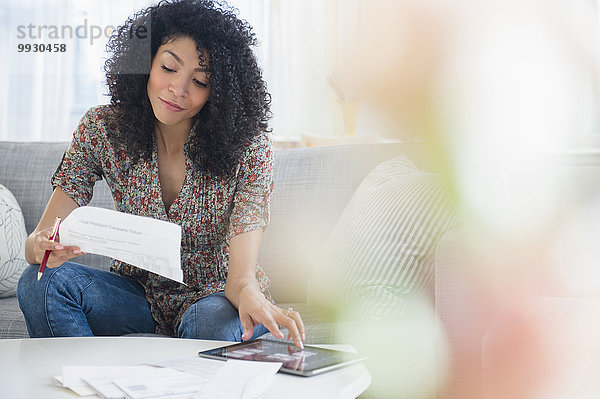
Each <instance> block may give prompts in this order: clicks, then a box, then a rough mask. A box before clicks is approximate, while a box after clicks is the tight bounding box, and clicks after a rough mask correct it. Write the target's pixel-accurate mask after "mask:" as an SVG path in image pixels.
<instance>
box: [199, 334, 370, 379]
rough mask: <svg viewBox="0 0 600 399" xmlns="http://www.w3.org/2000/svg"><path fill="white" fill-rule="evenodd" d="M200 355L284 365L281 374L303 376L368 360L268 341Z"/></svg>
mask: <svg viewBox="0 0 600 399" xmlns="http://www.w3.org/2000/svg"><path fill="white" fill-rule="evenodd" d="M198 356H201V357H207V358H211V359H220V360H227V359H238V360H255V361H261V362H281V363H283V366H281V369H280V370H279V371H280V372H282V373H288V374H295V375H300V376H303V377H310V376H313V375H317V374H321V373H325V372H327V371H331V370H335V369H338V368H341V367H344V366H348V365H351V364H354V363H357V362H360V361H361V360H365V358H364V357H360V356H358V355H355V354H353V353H348V352H341V351H336V350H331V349H322V348H317V347H314V346H309V345H305V346H304V349H299V348H298V347H297V346H296V345H294V344H291V343H287V342H278V341H270V340H266V339H258V340H254V341H248V342H242V343H239V344H235V345H231V346H224V347H221V348H216V349H211V350H207V351H203V352H199V353H198Z"/></svg>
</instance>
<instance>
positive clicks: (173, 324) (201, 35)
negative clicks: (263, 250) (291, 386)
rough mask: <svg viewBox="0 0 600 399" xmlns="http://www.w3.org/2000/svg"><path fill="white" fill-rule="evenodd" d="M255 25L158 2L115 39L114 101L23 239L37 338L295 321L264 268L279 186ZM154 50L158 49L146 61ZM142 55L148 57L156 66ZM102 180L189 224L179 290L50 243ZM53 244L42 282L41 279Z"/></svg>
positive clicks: (237, 332)
mask: <svg viewBox="0 0 600 399" xmlns="http://www.w3.org/2000/svg"><path fill="white" fill-rule="evenodd" d="M254 44H255V38H254V36H253V34H252V33H251V30H250V27H249V26H248V25H247V24H246V23H245V22H243V21H241V20H239V19H237V18H236V16H235V15H234V14H233V13H232V12H231V11H229V10H223V9H222V8H220V6H218V5H215V4H213V2H212V1H209V0H199V1H185V0H184V1H174V2H161V3H159V4H158V5H157V6H154V7H149V8H147V9H145V10H142V11H140V12H139V13H137V14H136V15H134V16H133V17H132V18H130V19H128V20H127V21H126V22H125V24H124V25H123V26H121V27H120V28H119V29H118V33H117V34H115V35H113V37H112V38H111V40H110V41H109V44H108V48H109V50H110V52H111V53H112V56H111V58H109V59H108V60H107V62H106V65H105V70H106V74H107V80H108V87H109V91H110V95H111V104H110V105H104V106H99V107H94V108H92V109H90V110H89V111H88V112H87V113H86V114H85V115H84V117H83V118H82V120H81V122H80V125H79V127H78V128H77V129H76V131H75V133H74V135H73V140H72V142H71V145H70V146H69V148H68V150H67V151H66V153H65V154H64V156H63V160H62V161H61V163H60V165H59V166H58V169H57V170H56V172H55V173H54V175H53V177H52V180H51V183H52V186H53V187H54V192H53V194H52V196H51V198H50V200H49V202H48V204H47V206H46V209H45V211H44V214H43V215H42V218H41V220H40V222H39V224H38V226H37V227H36V229H35V230H34V231H33V233H32V234H31V235H30V236H29V237H28V239H27V243H26V258H27V260H28V261H29V263H31V264H32V265H31V266H30V267H29V268H28V269H27V270H26V271H25V272H24V273H23V276H22V277H21V280H20V281H19V286H18V298H19V305H20V306H21V309H22V310H23V313H24V315H25V319H26V322H27V328H28V330H29V334H30V335H31V336H32V337H48V336H91V335H121V334H127V333H152V332H157V333H159V334H165V335H170V336H176V337H182V338H197V339H217V340H230V341H240V340H248V339H252V338H256V337H258V336H260V335H262V334H264V333H266V332H267V329H268V330H269V331H271V332H272V333H273V334H274V335H275V336H276V337H279V338H283V334H282V333H281V331H280V329H279V326H280V325H281V326H284V327H286V328H287V329H288V330H289V332H290V334H289V337H290V338H293V339H294V342H295V343H296V345H298V346H300V347H301V346H302V341H303V339H304V327H303V324H302V320H301V318H300V316H299V314H298V313H297V312H294V311H290V310H288V311H283V310H282V309H280V308H278V307H277V306H275V305H274V304H273V303H272V301H271V298H270V294H269V290H268V285H269V281H268V279H267V277H266V276H265V275H264V273H263V272H262V270H261V269H260V267H258V265H257V257H258V249H259V245H260V240H261V237H262V231H263V229H264V228H265V227H266V225H267V223H268V218H269V201H270V195H271V191H272V185H273V182H272V181H273V180H272V179H273V170H272V165H273V161H272V145H271V142H270V139H269V137H268V135H267V131H268V126H267V120H268V117H269V98H270V97H269V94H268V93H267V91H266V87H265V82H264V81H263V79H262V77H261V72H260V70H259V68H258V66H257V63H256V59H255V57H254V55H253V53H252V51H251V49H250V46H251V45H254ZM149 55H150V56H149ZM144 59H147V60H148V63H147V65H145V64H144ZM102 178H104V179H106V182H107V183H108V186H109V187H110V190H111V193H112V196H113V200H114V205H115V209H117V210H118V211H121V212H127V213H133V214H137V215H142V216H147V217H153V218H157V219H162V220H168V221H170V222H174V223H177V224H179V225H181V227H182V241H181V257H182V269H183V274H184V281H185V283H186V284H187V286H185V285H181V284H178V283H176V282H174V281H172V280H168V279H165V278H163V277H161V276H158V275H156V274H153V273H149V272H147V271H144V270H142V269H139V268H136V267H134V266H131V265H127V264H125V263H123V262H119V261H116V260H113V261H112V264H111V272H107V271H102V270H97V269H94V268H90V267H86V266H83V265H79V264H76V263H73V262H71V259H73V258H75V257H77V256H79V255H81V250H80V249H79V248H77V247H65V246H62V245H61V244H60V242H51V241H50V240H49V236H50V230H51V225H52V223H53V220H54V218H55V217H56V216H60V217H62V218H65V217H67V216H68V215H69V213H70V212H71V211H72V210H73V209H75V208H77V207H78V206H84V205H86V204H87V203H89V201H90V200H91V198H92V191H93V186H94V183H95V182H96V181H97V180H100V179H102ZM46 250H51V251H52V252H51V255H50V258H49V260H48V267H49V268H50V269H48V270H47V271H46V272H45V273H44V275H43V277H42V280H40V281H39V282H38V281H36V280H37V277H36V273H37V269H38V266H37V264H39V263H40V261H41V259H42V257H43V254H44V251H46Z"/></svg>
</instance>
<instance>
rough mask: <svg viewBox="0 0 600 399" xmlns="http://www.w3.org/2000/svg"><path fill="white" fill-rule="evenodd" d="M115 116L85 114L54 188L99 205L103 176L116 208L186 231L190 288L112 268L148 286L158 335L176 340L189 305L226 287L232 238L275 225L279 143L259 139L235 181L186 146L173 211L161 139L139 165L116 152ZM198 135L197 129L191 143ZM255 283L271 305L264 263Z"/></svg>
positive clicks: (101, 111)
mask: <svg viewBox="0 0 600 399" xmlns="http://www.w3.org/2000/svg"><path fill="white" fill-rule="evenodd" d="M111 115H112V107H111V106H110V105H101V106H98V107H93V108H91V109H90V110H89V111H88V112H87V113H86V114H85V115H84V116H83V118H82V119H81V121H80V124H79V126H78V128H77V130H76V131H75V132H74V134H73V139H72V141H71V144H70V146H69V148H68V149H67V151H66V152H65V154H64V156H63V159H62V161H61V163H60V165H59V166H58V168H57V170H56V172H55V173H54V175H53V176H52V179H51V184H52V187H53V188H56V187H60V188H61V189H62V190H63V191H64V192H65V193H66V194H67V195H69V197H71V198H72V199H73V200H74V201H75V202H76V203H77V204H78V205H79V206H84V205H86V204H88V203H89V202H90V200H91V199H92V194H93V188H94V184H95V182H96V181H98V180H100V179H102V178H104V179H106V182H107V183H108V186H109V188H110V191H111V193H112V197H113V201H114V207H115V209H116V210H118V211H120V212H126V213H131V214H135V215H140V216H147V217H151V218H156V219H160V220H166V221H169V222H173V223H176V224H178V225H180V226H181V228H182V237H181V268H182V269H183V279H184V282H185V283H186V284H187V286H185V285H183V284H179V283H177V282H175V281H173V280H169V279H167V278H164V277H162V276H159V275H157V274H154V273H151V272H147V271H145V270H142V269H139V268H137V267H135V266H132V265H129V264H126V263H124V262H121V261H117V260H114V259H113V260H112V263H111V271H113V272H115V273H118V274H121V275H123V276H125V277H129V278H132V279H134V280H136V281H138V282H139V283H140V284H141V285H142V286H143V287H144V289H145V292H146V299H147V300H148V303H149V304H150V309H151V311H152V316H153V318H154V320H155V321H156V323H157V328H156V332H157V333H159V334H165V335H170V336H175V335H176V333H177V328H178V326H179V323H180V321H181V317H182V316H183V313H184V312H185V311H186V309H187V308H188V307H189V306H190V305H192V304H193V303H194V302H196V301H198V300H199V299H201V298H204V297H206V296H208V295H210V294H213V293H215V292H218V291H223V290H224V289H225V280H226V278H227V270H228V263H229V240H230V238H231V237H233V236H235V235H237V234H242V233H245V232H248V231H252V230H257V229H264V228H266V226H267V224H268V222H269V205H270V198H271V192H272V190H273V149H272V142H271V140H270V138H269V136H268V135H267V134H266V133H263V134H260V135H258V136H257V137H255V138H254V140H253V141H252V142H251V143H249V144H248V145H247V147H246V149H245V151H244V153H243V155H242V157H241V158H240V161H239V164H238V165H237V168H236V171H235V174H234V175H233V177H230V178H223V177H220V176H213V175H212V174H210V173H208V172H203V171H201V170H199V169H198V168H196V166H195V165H194V164H193V162H192V161H191V160H190V158H189V156H188V144H187V143H186V145H185V146H184V153H185V154H186V160H185V164H186V172H185V179H184V183H183V186H182V188H181V191H180V193H179V195H178V196H177V198H176V199H175V201H174V202H173V204H172V205H171V207H170V208H169V210H168V212H167V210H166V208H165V205H164V203H163V201H162V194H161V186H160V182H159V174H158V156H157V154H158V152H157V147H156V141H155V142H154V149H153V151H152V159H151V160H140V161H139V162H137V163H136V164H134V163H133V161H132V159H131V158H130V156H129V155H128V154H127V153H126V152H125V151H123V150H117V149H116V148H115V147H114V146H113V145H112V144H111V142H110V140H109V139H108V136H109V135H110V134H111V131H114V130H115V129H117V127H116V125H115V123H114V122H113V121H112V120H111ZM194 134H197V129H196V127H194V128H192V131H191V133H190V137H191V136H192V135H194ZM188 143H189V140H188ZM256 277H257V280H258V282H259V286H260V288H261V291H262V292H263V293H264V294H265V296H266V297H267V299H269V300H271V296H270V293H269V280H268V278H267V276H266V275H265V273H264V272H263V271H262V269H261V268H260V266H259V265H257V267H256Z"/></svg>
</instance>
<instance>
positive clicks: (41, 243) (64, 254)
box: [33, 227, 83, 268]
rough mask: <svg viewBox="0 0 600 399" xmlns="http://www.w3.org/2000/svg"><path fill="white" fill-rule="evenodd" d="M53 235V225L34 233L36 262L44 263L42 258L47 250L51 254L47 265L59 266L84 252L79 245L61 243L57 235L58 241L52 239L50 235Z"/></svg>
mask: <svg viewBox="0 0 600 399" xmlns="http://www.w3.org/2000/svg"><path fill="white" fill-rule="evenodd" d="M51 236H52V227H49V228H47V229H44V230H40V231H38V232H37V233H34V235H33V253H34V254H35V261H36V263H42V259H43V258H44V253H45V252H46V251H52V252H50V256H49V257H48V262H47V263H46V266H47V267H50V268H52V267H58V266H60V265H62V264H63V263H65V262H66V261H68V260H70V259H73V258H75V257H77V256H80V255H82V254H83V252H81V249H79V247H75V246H67V247H65V246H63V245H61V244H60V241H59V240H60V238H59V237H57V238H56V241H51V240H50V237H51Z"/></svg>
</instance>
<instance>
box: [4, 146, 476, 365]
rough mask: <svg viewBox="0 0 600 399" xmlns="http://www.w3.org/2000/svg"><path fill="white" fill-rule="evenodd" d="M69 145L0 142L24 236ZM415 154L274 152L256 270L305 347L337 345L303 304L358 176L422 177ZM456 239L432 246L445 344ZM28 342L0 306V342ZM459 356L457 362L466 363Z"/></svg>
mask: <svg viewBox="0 0 600 399" xmlns="http://www.w3.org/2000/svg"><path fill="white" fill-rule="evenodd" d="M67 145H68V143H66V142H60V143H20V142H0V184H3V185H4V186H6V187H7V188H8V189H9V190H10V191H11V192H12V193H13V195H14V196H15V198H16V199H17V201H18V203H19V205H20V206H21V208H22V211H23V215H24V217H25V224H26V229H27V232H28V233H29V232H31V231H32V230H33V229H34V228H35V226H36V224H37V222H38V220H39V219H40V216H41V215H42V212H43V210H44V207H45V205H46V203H47V201H48V198H49V197H50V194H51V186H50V183H49V181H50V176H51V175H52V173H53V172H54V170H55V168H56V167H57V166H58V163H59V161H60V159H61V157H62V154H63V152H64V151H65V149H66V147H67ZM418 150H419V144H418V143H386V144H364V145H345V146H330V147H313V148H298V149H276V151H275V189H274V192H273V198H272V207H271V223H270V225H269V227H268V229H267V230H266V231H265V234H264V238H263V242H262V247H261V251H260V257H259V263H260V265H261V266H262V268H263V269H264V270H265V272H266V273H267V275H268V276H269V277H270V279H271V292H272V295H273V297H274V299H275V300H276V301H277V302H278V304H279V305H280V306H281V307H283V308H287V307H288V306H292V307H294V309H296V310H298V311H299V312H300V313H301V315H302V317H303V319H304V321H305V324H306V329H307V342H308V343H328V342H332V341H335V328H333V327H334V326H333V322H332V320H331V319H328V318H327V317H325V316H324V314H326V313H324V312H322V311H321V309H316V307H315V306H309V305H307V303H306V301H307V284H308V280H309V278H310V275H311V267H312V265H314V264H315V259H316V258H317V257H318V255H319V249H320V248H322V247H323V245H324V243H325V242H326V239H327V235H328V233H329V231H330V230H331V228H332V227H333V226H334V224H335V222H336V220H337V219H338V217H339V215H340V214H341V212H342V210H343V209H344V206H345V204H346V203H347V201H348V200H349V199H350V197H351V196H352V194H353V192H354V190H355V189H356V188H357V186H358V185H359V183H360V182H361V180H362V179H363V177H365V176H366V175H367V174H368V173H369V172H370V171H371V170H372V169H373V167H374V166H376V165H377V164H378V163H380V162H382V161H385V160H387V159H390V158H392V157H394V156H396V155H398V154H405V155H406V156H407V157H408V158H409V159H411V160H412V161H413V162H414V163H415V164H416V165H417V166H418V167H420V168H422V169H425V170H428V169H429V166H428V165H427V164H426V162H424V161H423V160H421V159H419V157H418V156H417V154H418V153H419V151H418ZM90 205H91V206H97V207H105V208H112V199H111V195H110V192H109V190H108V187H107V185H106V183H105V182H104V181H103V180H102V181H100V182H98V183H97V184H96V187H95V190H94V197H93V200H92V202H91V203H90ZM456 236H457V234H456V232H453V231H451V232H448V233H447V234H446V235H445V236H444V237H443V238H442V240H441V242H440V243H439V244H438V248H437V251H436V257H435V273H436V280H435V290H434V292H433V293H432V297H433V300H434V302H435V307H436V311H437V313H438V316H439V319H440V320H441V323H442V327H443V328H444V330H445V331H446V335H447V336H448V337H449V338H450V339H452V337H458V336H461V334H462V332H461V331H462V324H461V320H463V319H464V318H465V317H466V316H465V314H463V313H462V312H463V310H462V309H461V306H460V303H457V302H455V301H453V298H454V296H456V294H457V290H459V289H460V282H455V278H454V275H453V271H454V270H455V269H456V268H457V267H458V266H457V265H458V263H459V262H460V261H461V252H460V251H459V249H458V246H457V244H456V241H457V238H456ZM77 261H78V262H80V263H83V264H88V265H91V266H94V267H101V268H107V267H108V265H109V260H108V259H107V258H103V257H99V256H94V255H84V256H83V257H80V258H77ZM27 337H28V334H27V329H26V326H25V321H24V319H23V315H22V313H21V311H20V309H19V306H18V303H17V299H16V298H15V297H11V298H3V299H0V339H7V338H27ZM470 342H471V341H470ZM451 346H452V345H451ZM463 349H464V348H463ZM463 352H464V350H463ZM463 352H461V355H460V356H463V357H464V356H465V354H464V353H463ZM480 352H481V336H480V337H473V340H472V342H471V347H470V348H468V354H467V355H466V356H468V357H469V359H473V358H475V359H476V358H477V356H481V355H480ZM467 360H468V359H467ZM461 361H462V360H461V359H460V358H458V357H456V358H455V357H451V361H450V369H451V373H452V368H453V367H454V366H453V365H454V364H458V365H460V362H461Z"/></svg>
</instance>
